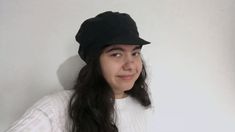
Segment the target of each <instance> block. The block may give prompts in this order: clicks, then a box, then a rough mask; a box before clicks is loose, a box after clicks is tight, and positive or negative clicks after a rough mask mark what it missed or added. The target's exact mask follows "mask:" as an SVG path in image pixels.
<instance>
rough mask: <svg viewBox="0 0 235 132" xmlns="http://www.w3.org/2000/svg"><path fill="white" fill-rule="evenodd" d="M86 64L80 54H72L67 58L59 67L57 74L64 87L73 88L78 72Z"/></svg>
mask: <svg viewBox="0 0 235 132" xmlns="http://www.w3.org/2000/svg"><path fill="white" fill-rule="evenodd" d="M84 65H85V62H84V61H83V60H82V59H81V58H80V57H79V55H75V56H72V57H70V58H68V59H67V60H65V61H64V62H63V63H62V64H61V65H60V66H59V68H58V70H57V72H56V74H57V77H58V79H59V82H60V84H61V85H62V86H63V88H64V89H72V88H73V86H74V84H75V81H76V79H77V76H78V73H79V71H80V70H81V68H82V67H83V66H84Z"/></svg>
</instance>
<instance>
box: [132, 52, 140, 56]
mask: <svg viewBox="0 0 235 132" xmlns="http://www.w3.org/2000/svg"><path fill="white" fill-rule="evenodd" d="M140 54H141V53H140V52H134V53H132V55H133V56H140Z"/></svg>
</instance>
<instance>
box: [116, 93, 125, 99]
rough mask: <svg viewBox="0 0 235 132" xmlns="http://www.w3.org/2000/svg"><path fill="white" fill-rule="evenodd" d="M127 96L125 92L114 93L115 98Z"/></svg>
mask: <svg viewBox="0 0 235 132" xmlns="http://www.w3.org/2000/svg"><path fill="white" fill-rule="evenodd" d="M125 97H127V94H125V93H119V94H118V93H115V99H122V98H125Z"/></svg>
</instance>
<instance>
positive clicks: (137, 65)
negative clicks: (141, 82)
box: [136, 59, 143, 73]
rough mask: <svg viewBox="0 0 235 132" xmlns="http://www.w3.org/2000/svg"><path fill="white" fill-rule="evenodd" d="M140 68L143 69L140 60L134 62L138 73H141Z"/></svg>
mask: <svg viewBox="0 0 235 132" xmlns="http://www.w3.org/2000/svg"><path fill="white" fill-rule="evenodd" d="M142 68H143V63H142V60H141V59H140V60H138V61H137V62H136V69H137V71H138V72H139V73H141V71H142Z"/></svg>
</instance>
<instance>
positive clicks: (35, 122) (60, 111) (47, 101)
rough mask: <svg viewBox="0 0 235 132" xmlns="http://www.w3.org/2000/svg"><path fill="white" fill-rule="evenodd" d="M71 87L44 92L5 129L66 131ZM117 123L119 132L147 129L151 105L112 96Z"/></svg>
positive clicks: (32, 131)
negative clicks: (46, 93) (50, 92)
mask: <svg viewBox="0 0 235 132" xmlns="http://www.w3.org/2000/svg"><path fill="white" fill-rule="evenodd" d="M72 92H73V91H72V90H63V91H60V92H57V93H54V94H52V95H48V96H45V97H44V98H42V99H41V100H39V101H38V102H37V103H35V104H34V105H33V106H32V107H31V108H29V109H28V110H27V111H26V113H25V114H24V115H23V116H22V117H21V118H20V119H19V120H18V121H16V122H15V123H14V124H13V125H12V126H11V127H10V128H9V129H8V130H7V131H6V132H69V130H70V128H71V120H70V119H69V117H68V103H69V100H70V98H71V95H72ZM114 108H115V113H116V117H117V119H116V125H117V127H118V130H119V132H147V131H148V130H147V129H148V126H147V124H148V119H149V114H150V113H151V110H150V109H146V108H144V107H143V106H141V105H140V104H139V103H138V102H137V101H136V100H135V99H133V98H132V97H130V96H128V97H126V98H122V99H115V105H114Z"/></svg>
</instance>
